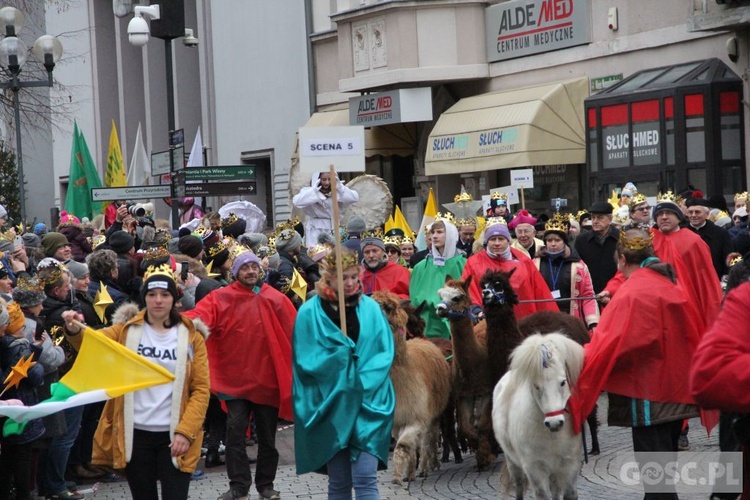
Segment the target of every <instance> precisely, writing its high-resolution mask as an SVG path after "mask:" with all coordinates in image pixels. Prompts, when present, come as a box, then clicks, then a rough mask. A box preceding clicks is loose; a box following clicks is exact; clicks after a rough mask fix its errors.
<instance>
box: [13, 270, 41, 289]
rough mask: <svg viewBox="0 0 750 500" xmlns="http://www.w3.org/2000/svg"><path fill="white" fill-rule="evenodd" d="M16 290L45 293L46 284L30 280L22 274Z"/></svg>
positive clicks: (33, 279) (35, 279)
mask: <svg viewBox="0 0 750 500" xmlns="http://www.w3.org/2000/svg"><path fill="white" fill-rule="evenodd" d="M16 288H18V289H20V290H27V291H30V292H43V291H44V283H42V282H40V281H39V280H38V279H37V278H29V277H28V276H27V275H25V274H22V275H21V276H19V277H18V283H17V286H16Z"/></svg>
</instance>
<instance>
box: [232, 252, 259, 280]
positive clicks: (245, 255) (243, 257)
mask: <svg viewBox="0 0 750 500" xmlns="http://www.w3.org/2000/svg"><path fill="white" fill-rule="evenodd" d="M250 262H255V263H256V264H258V267H261V264H260V259H259V258H258V256H257V255H255V254H254V253H253V252H249V251H248V252H242V253H241V254H239V255H238V256H237V257H235V258H234V262H232V275H233V276H234V277H235V278H236V277H237V273H238V272H240V268H241V267H242V266H244V265H245V264H248V263H250Z"/></svg>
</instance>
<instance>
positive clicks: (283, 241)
mask: <svg viewBox="0 0 750 500" xmlns="http://www.w3.org/2000/svg"><path fill="white" fill-rule="evenodd" d="M300 246H302V236H300V235H299V233H298V232H297V231H294V230H291V229H286V230H284V231H282V232H281V233H280V234H279V235H278V236H276V251H277V252H279V253H284V252H289V251H291V250H294V249H295V248H299V247H300Z"/></svg>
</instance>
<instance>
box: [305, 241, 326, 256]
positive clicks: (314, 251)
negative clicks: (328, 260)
mask: <svg viewBox="0 0 750 500" xmlns="http://www.w3.org/2000/svg"><path fill="white" fill-rule="evenodd" d="M330 249H331V247H329V246H328V245H321V244H320V243H316V244H315V245H313V246H311V247H310V248H308V249H307V255H308V256H309V257H311V258H312V257H313V256H315V255H318V254H319V253H321V252H328V251H329V250H330Z"/></svg>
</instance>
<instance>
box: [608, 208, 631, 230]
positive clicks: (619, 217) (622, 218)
mask: <svg viewBox="0 0 750 500" xmlns="http://www.w3.org/2000/svg"><path fill="white" fill-rule="evenodd" d="M628 222H630V219H629V218H628V216H627V215H626V214H621V213H620V212H618V211H615V212H614V213H613V214H612V223H614V224H619V225H620V226H624V225H625V224H627V223H628Z"/></svg>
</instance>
